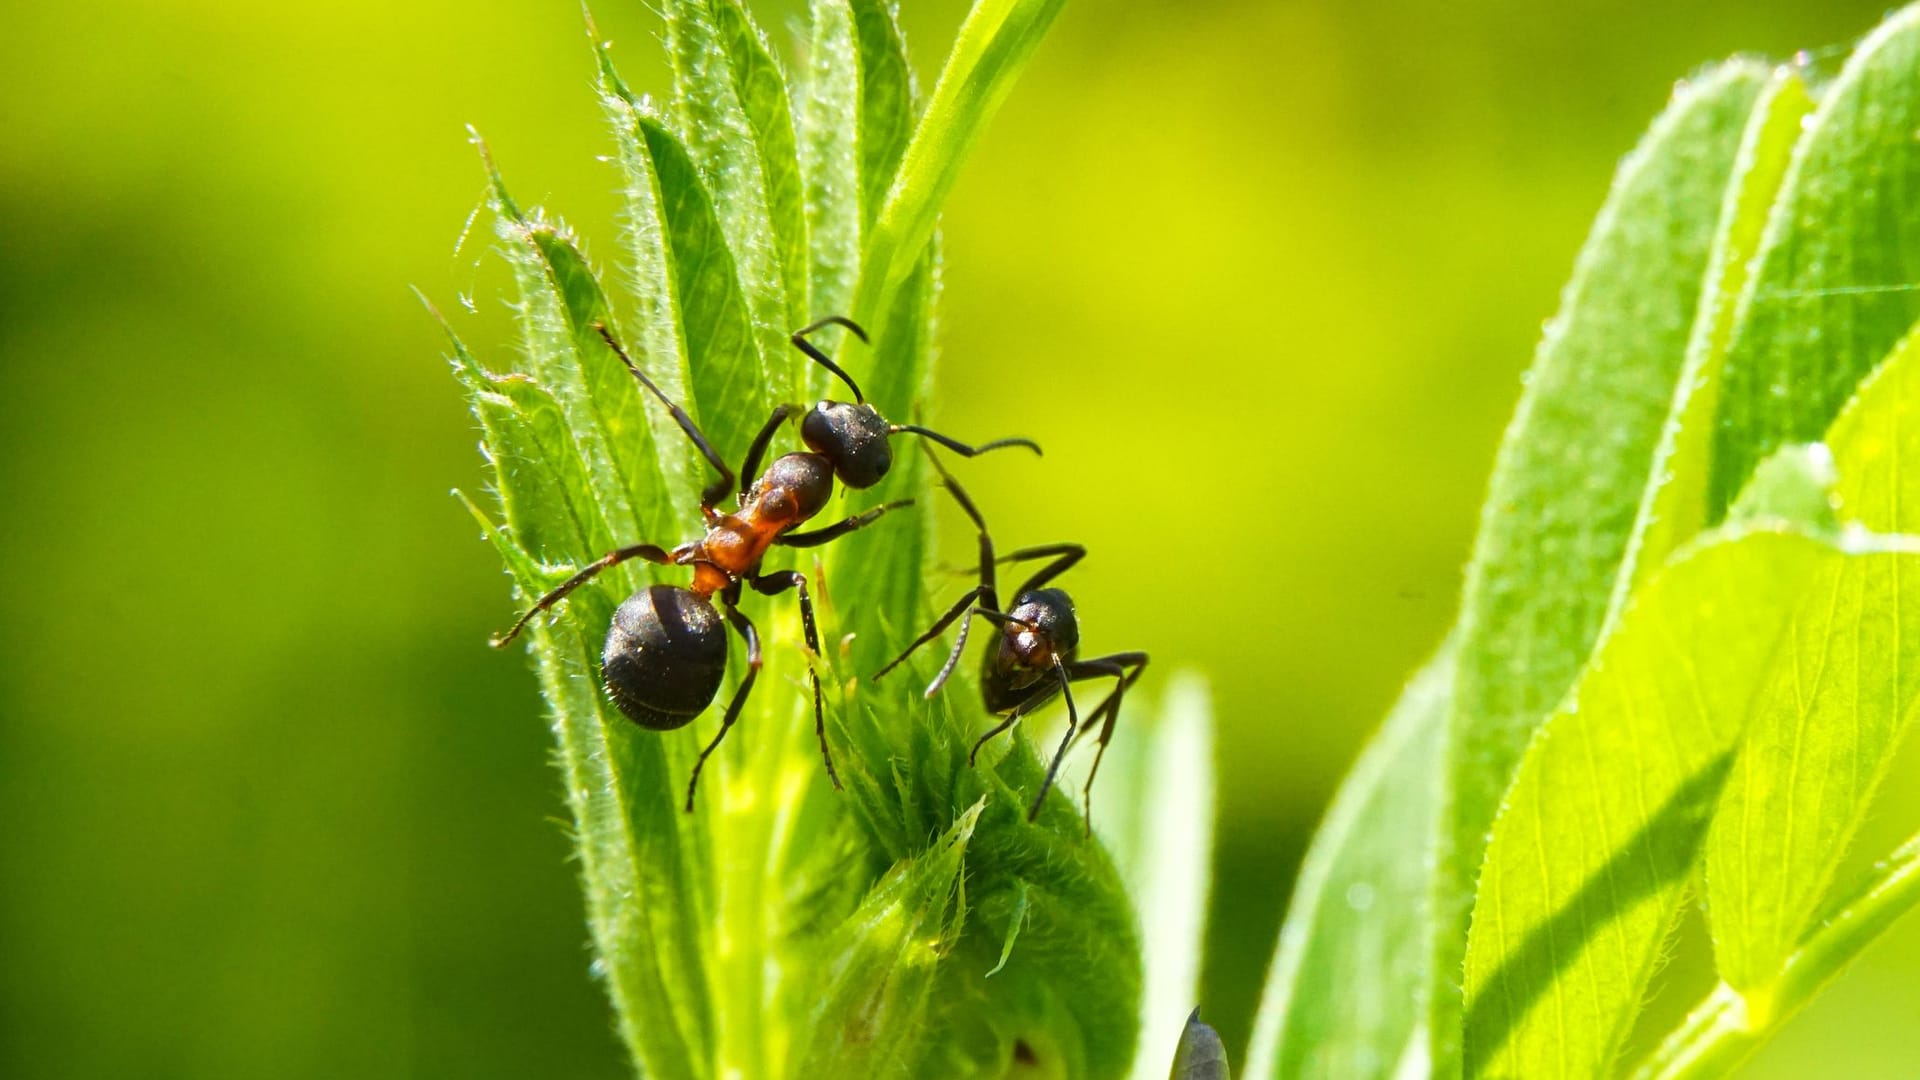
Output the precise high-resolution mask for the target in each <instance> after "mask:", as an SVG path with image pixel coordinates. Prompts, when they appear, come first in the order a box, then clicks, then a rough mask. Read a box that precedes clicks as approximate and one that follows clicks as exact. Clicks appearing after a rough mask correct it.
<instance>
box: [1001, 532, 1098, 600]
mask: <svg viewBox="0 0 1920 1080" xmlns="http://www.w3.org/2000/svg"><path fill="white" fill-rule="evenodd" d="M1050 555H1057V556H1059V557H1058V558H1056V559H1054V560H1053V561H1052V562H1050V563H1048V564H1047V565H1045V566H1043V567H1041V568H1040V569H1038V570H1036V571H1034V574H1033V576H1032V577H1030V578H1028V579H1027V580H1026V581H1024V582H1022V583H1021V585H1020V592H1022V593H1025V592H1032V591H1033V590H1035V589H1037V588H1039V587H1040V586H1042V585H1045V584H1046V583H1047V582H1049V581H1052V580H1053V579H1054V578H1057V577H1059V576H1060V575H1061V574H1064V573H1066V572H1067V571H1068V570H1070V569H1072V568H1073V564H1075V563H1077V562H1079V561H1080V560H1081V559H1084V558H1086V557H1087V549H1086V548H1084V547H1082V546H1080V545H1079V544H1046V545H1043V546H1041V547H1030V548H1021V549H1020V550H1019V551H1016V552H1013V553H1011V554H1009V555H1006V556H1003V557H1002V558H1001V559H1000V561H1001V562H1007V563H1010V562H1025V561H1027V560H1029V559H1044V558H1047V557H1048V556H1050ZM1015 595H1016V596H1017V595H1019V594H1018V593H1016V594H1015Z"/></svg>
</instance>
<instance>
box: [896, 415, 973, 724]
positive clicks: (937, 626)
mask: <svg viewBox="0 0 1920 1080" xmlns="http://www.w3.org/2000/svg"><path fill="white" fill-rule="evenodd" d="M926 453H927V460H928V461H931V462H933V467H934V468H935V469H936V470H938V471H939V473H940V484H941V486H942V487H944V488H946V489H947V493H948V494H950V495H952V496H953V501H954V502H957V503H959V504H960V509H961V510H964V511H965V512H966V515H967V517H969V518H971V519H972V520H973V524H974V528H975V529H976V530H977V531H978V533H979V543H980V565H979V573H980V584H978V585H976V586H974V587H973V588H972V589H969V590H968V591H967V593H966V594H965V595H964V596H962V597H961V598H960V599H959V601H957V602H956V603H955V604H954V605H953V606H952V607H950V608H948V609H947V612H946V614H944V615H942V616H940V618H939V619H937V620H935V621H934V624H933V626H932V628H931V629H929V630H928V631H927V632H926V633H924V634H921V635H920V636H919V637H918V638H916V639H915V640H914V642H913V644H911V645H909V646H907V650H906V651H905V652H903V653H901V654H900V655H899V656H898V657H896V658H895V659H894V661H893V663H891V664H888V665H887V666H886V667H884V668H881V669H880V671H879V673H878V674H876V675H874V679H875V681H878V680H879V678H880V676H881V675H885V674H886V673H887V672H889V671H892V670H893V669H894V668H895V667H897V666H898V665H899V664H900V663H901V662H902V661H904V660H906V658H907V657H908V656H911V655H912V654H913V651H914V650H915V649H918V648H919V647H920V646H922V645H925V644H926V643H927V642H929V641H932V640H933V639H934V638H936V637H939V636H940V634H941V632H942V631H944V630H946V628H947V627H949V626H951V625H952V624H953V620H954V619H956V618H958V619H960V633H959V634H958V635H957V636H955V638H954V640H953V648H952V649H951V650H949V651H948V653H947V661H946V663H944V664H942V665H940V673H939V674H938V675H936V676H934V679H933V681H932V682H930V683H928V684H927V689H926V694H925V696H926V697H932V696H933V695H935V694H937V693H939V692H940V688H941V687H942V686H945V685H946V683H947V678H948V677H949V676H951V675H952V674H953V669H954V667H955V666H956V665H958V664H959V663H960V656H961V654H962V653H964V652H966V648H967V631H968V630H970V629H972V627H973V617H974V615H976V614H978V613H979V612H980V609H981V608H985V609H988V610H994V609H997V608H999V606H1000V595H999V584H998V582H997V581H996V580H995V578H994V564H995V562H996V561H997V560H995V559H994V557H993V537H992V535H990V534H989V533H988V532H987V520H986V518H984V517H982V516H980V508H979V507H977V506H975V505H974V504H973V499H972V498H971V497H970V496H969V495H968V494H967V489H966V488H963V487H961V486H960V481H958V480H956V479H954V476H953V474H952V473H950V472H948V471H947V467H946V466H945V465H944V464H942V463H941V461H940V457H939V455H937V454H935V453H934V452H933V451H932V450H927V452H926ZM976 602H978V604H979V607H977V608H976V607H970V605H972V604H974V603H976ZM963 614H964V617H962V616H963ZM1002 730H1004V729H1002ZM974 751H975V753H978V752H979V747H978V746H976V747H975V748H974Z"/></svg>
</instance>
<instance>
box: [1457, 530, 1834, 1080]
mask: <svg viewBox="0 0 1920 1080" xmlns="http://www.w3.org/2000/svg"><path fill="white" fill-rule="evenodd" d="M1846 558H1847V557H1846V556H1844V555H1841V554H1840V553H1838V552H1837V551H1836V550H1835V549H1832V548H1830V547H1828V546H1826V545H1824V544H1821V543H1819V542H1817V541H1814V540H1811V539H1808V538H1805V537H1803V536H1800V535H1796V534H1790V533H1779V532H1765V531H1763V532H1751V533H1748V534H1746V535H1736V536H1735V537H1733V538H1728V539H1718V540H1712V541H1711V542H1707V543H1704V544H1703V545H1701V546H1699V547H1697V548H1695V549H1694V550H1692V551H1691V553H1689V554H1685V555H1683V556H1681V557H1679V558H1678V559H1676V561H1675V562H1674V563H1673V564H1671V565H1670V566H1669V567H1668V568H1667V569H1666V570H1664V571H1662V572H1661V573H1660V574H1659V575H1658V576H1656V577H1655V578H1654V579H1653V580H1652V581H1650V582H1649V583H1648V584H1647V586H1646V588H1645V589H1644V590H1642V592H1641V593H1640V594H1639V595H1638V596H1637V597H1636V599H1635V600H1634V603H1633V605H1632V606H1631V607H1630V608H1629V609H1628V610H1627V611H1626V612H1625V613H1624V614H1623V615H1622V616H1621V618H1620V620H1619V622H1618V623H1617V624H1616V628H1615V630H1614V631H1613V632H1612V633H1611V634H1610V635H1609V636H1608V638H1607V639H1606V640H1605V641H1603V642H1602V643H1601V645H1600V647H1599V649H1598V651H1597V652H1596V655H1595V657H1594V660H1593V662H1592V663H1591V664H1590V665H1589V666H1588V668H1587V671H1586V673H1585V675H1583V677H1582V678H1581V680H1580V682H1579V685H1578V686H1577V687H1576V688H1575V690H1574V693H1573V694H1572V695H1571V696H1570V697H1569V698H1568V700H1567V702H1566V703H1565V704H1564V705H1562V706H1561V707H1560V708H1559V709H1558V710H1556V711H1555V712H1554V713H1553V715H1552V716H1551V717H1549V718H1548V719H1547V721H1546V722H1545V724H1543V725H1542V726H1541V728H1540V731H1539V733H1538V734H1537V736H1536V737H1535V738H1534V740H1533V743H1532V745H1531V746H1530V747H1529V748H1528V750H1527V754H1526V757H1525V759H1524V760H1523V761H1522V763H1521V766H1520V770H1519V773H1518V775H1517V776H1516V778H1515V780H1514V783H1513V786H1512V788H1511V790H1509V791H1508V793H1507V796H1506V799H1505V800H1504V803H1503V806H1502V810H1501V813H1500V816H1499V818H1498V820H1497V821H1496V822H1495V824H1494V828H1493V836H1492V838H1491V840H1490V842H1489V844H1488V846H1487V855H1486V861H1485V864H1484V866H1483V867H1482V870H1481V875H1480V889H1479V894H1478V897H1477V899H1476V901H1475V904H1474V911H1473V924H1472V931H1471V934H1470V936H1469V939H1468V946H1467V965H1466V987H1465V990H1466V1017H1465V1025H1464V1033H1465V1039H1464V1043H1465V1045H1464V1071H1465V1074H1466V1075H1467V1076H1469V1077H1480V1076H1487V1077H1542V1078H1546V1077H1588V1076H1593V1075H1597V1074H1599V1073H1601V1072H1603V1071H1604V1070H1605V1069H1606V1068H1607V1067H1608V1065H1609V1064H1610V1062H1611V1061H1612V1059H1613V1057H1614V1055H1615V1054H1616V1053H1617V1052H1618V1048H1619V1045H1620V1042H1621V1040H1622V1039H1624V1038H1625V1036H1626V1033H1627V1030H1628V1027H1629V1025H1630V1023H1631V1021H1632V1018H1633V1016H1634V1014H1635V1012H1636V1011H1637V1010H1638V1008H1639V1004H1640V999H1641V996H1642V994H1643V992H1644V990H1645V987H1646V982H1647V979H1648V978H1649V977H1650V976H1651V973H1652V969H1653V966H1654V962H1655V960H1656V957H1657V955H1658V952H1659V944H1660V941H1661V939H1662V937H1663V936H1664V935H1665V933H1666V931H1667V928H1668V926H1669V925H1670V923H1671V921H1672V919H1673V917H1674V914H1675V912H1676V911H1677V909H1678V905H1679V903H1680V898H1681V895H1682V893H1683V890H1684V888H1685V885H1686V882H1687V878H1688V874H1689V872H1690V871H1691V869H1692V867H1693V864H1694V859H1695V855H1696V853H1697V852H1698V849H1699V847H1700V845H1701V843H1702V842H1703V841H1704V839H1705V834H1706V829H1707V826H1708V823H1709V821H1710V819H1711V813H1712V809H1713V806H1714V804H1715V800H1716V799H1717V798H1718V796H1719V794H1720V790H1721V786H1722V784H1723V783H1724V782H1725V780H1726V777H1727V774H1728V771H1729V768H1730V767H1731V765H1732V759H1733V755H1734V752H1735V750H1736V748H1737V742H1738V739H1739V736H1740V733H1741V730H1742V727H1743V725H1744V722H1745V720H1746V717H1747V708H1748V705H1749V703H1750V702H1751V701H1752V700H1753V698H1754V696H1755V695H1756V694H1757V693H1758V692H1759V690H1760V688H1761V687H1762V686H1763V685H1764V684H1765V683H1766V681H1767V678H1768V675H1769V672H1770V671H1771V668H1772V665H1773V663H1774V662H1775V657H1776V654H1777V653H1778V651H1779V648H1780V643H1781V642H1782V641H1783V639H1785V638H1786V637H1787V636H1788V633H1789V632H1788V627H1789V625H1790V623H1791V620H1792V615H1793V613H1794V611H1795V609H1796V607H1797V606H1798V604H1799V601H1800V598H1801V596H1802V595H1803V592H1804V590H1805V588H1806V586H1807V583H1808V582H1810V581H1812V580H1814V579H1815V578H1816V576H1817V575H1818V574H1820V573H1821V572H1823V571H1825V570H1828V569H1830V568H1831V567H1833V566H1835V565H1837V564H1838V563H1840V562H1841V561H1844V560H1845V559H1846Z"/></svg>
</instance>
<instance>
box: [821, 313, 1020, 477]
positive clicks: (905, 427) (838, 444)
mask: <svg viewBox="0 0 1920 1080" xmlns="http://www.w3.org/2000/svg"><path fill="white" fill-rule="evenodd" d="M827 326H838V327H842V328H844V329H845V330H847V331H848V332H849V333H851V334H852V335H853V336H854V337H857V338H859V339H860V340H861V341H866V340H868V339H867V332H866V331H865V330H862V329H860V326H859V324H858V323H855V322H854V321H853V320H852V319H848V318H846V317H844V316H840V315H829V316H827V317H826V318H824V319H820V320H818V321H816V322H813V323H811V324H809V325H807V326H804V327H802V328H800V329H798V330H795V331H794V332H793V338H792V341H793V345H794V348H796V349H799V350H800V351H801V352H803V353H805V354H806V355H807V357H808V358H809V359H811V360H812V361H813V362H814V363H816V364H819V365H820V366H821V367H823V368H826V369H827V370H828V371H829V372H831V373H832V374H833V376H834V378H836V379H839V380H840V381H841V382H843V383H845V384H846V387H847V389H849V390H851V391H853V404H851V405H849V404H848V403H846V402H844V401H822V402H821V403H819V404H818V405H815V406H814V407H813V408H812V409H811V410H809V411H808V412H807V415H806V417H805V418H803V419H802V420H801V421H800V438H801V440H802V441H804V442H805V443H806V444H807V448H808V449H809V450H812V451H813V452H814V453H816V454H819V455H820V456H821V457H823V458H826V459H827V460H828V461H830V462H832V463H833V473H834V475H835V476H837V477H839V478H840V482H841V483H843V484H845V485H847V486H848V487H850V488H854V489H856V490H857V489H861V488H870V487H872V486H874V485H875V484H878V483H879V482H880V481H881V480H882V479H884V478H885V477H886V475H887V470H889V469H891V468H893V447H892V446H891V445H889V443H888V441H887V440H889V439H890V438H892V437H893V436H895V435H900V434H909V435H919V436H921V437H922V438H926V439H931V440H933V441H934V442H937V443H939V444H940V445H941V446H944V447H946V448H947V449H949V450H952V451H953V452H954V453H956V454H961V455H963V456H966V457H973V456H974V455H975V454H981V453H985V452H986V451H988V450H998V449H1000V448H1001V447H1003V446H1024V447H1026V448H1027V449H1029V450H1032V451H1033V452H1034V453H1036V454H1037V453H1039V452H1040V447H1039V446H1038V445H1036V444H1035V443H1034V441H1033V440H1032V439H995V440H993V441H992V442H989V443H982V444H981V445H979V446H968V445H967V444H966V443H963V442H959V441H957V440H954V439H951V438H948V437H947V436H945V435H942V434H940V433H939V432H937V431H929V430H927V429H926V428H923V427H920V426H919V425H917V424H894V423H889V422H888V421H887V418H886V417H884V416H881V415H880V410H878V409H876V408H874V407H873V406H872V405H869V404H867V399H866V396H865V395H864V394H862V393H861V392H860V384H859V383H856V382H854V381H853V376H851V375H848V374H847V373H846V371H845V370H843V369H842V368H841V367H840V365H839V364H836V363H834V362H833V358H832V357H829V356H828V355H827V354H826V353H824V352H821V351H820V349H819V347H818V346H816V345H814V344H813V342H811V341H808V340H807V335H808V334H811V333H813V332H814V331H816V330H819V329H821V328H823V327H827Z"/></svg>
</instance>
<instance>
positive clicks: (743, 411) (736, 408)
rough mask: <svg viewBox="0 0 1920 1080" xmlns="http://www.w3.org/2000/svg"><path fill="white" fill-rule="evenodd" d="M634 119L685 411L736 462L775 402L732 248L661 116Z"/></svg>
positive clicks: (695, 173)
mask: <svg viewBox="0 0 1920 1080" xmlns="http://www.w3.org/2000/svg"><path fill="white" fill-rule="evenodd" d="M636 123H637V124H638V125H639V128H640V134H641V137H642V138H643V139H644V140H645V142H646V146H647V153H648V155H649V157H650V158H651V160H652V163H653V174H654V177H655V182H656V184H657V185H658V189H659V192H660V210H661V218H662V220H663V221H664V223H665V225H666V239H667V251H668V262H669V265H670V267H671V269H672V282H673V295H674V298H675V300H676V301H677V302H678V305H679V309H680V329H681V340H682V341H683V342H684V343H685V346H686V350H687V369H688V372H689V374H690V376H691V382H690V385H691V388H692V390H693V393H692V403H691V407H690V409H689V411H691V412H692V413H693V415H694V416H695V418H696V419H698V420H699V422H700V427H701V429H702V430H703V431H705V432H706V435H707V438H709V439H711V440H712V441H713V445H714V447H715V449H717V450H719V452H720V455H721V457H723V458H724V459H726V460H727V461H728V462H729V463H730V464H732V465H733V467H735V468H738V462H739V461H740V460H741V459H742V458H744V457H745V456H746V452H747V444H748V443H749V442H751V441H752V440H753V436H754V433H755V432H757V431H759V430H760V426H761V425H762V424H763V423H765V422H766V418H767V416H768V414H769V413H771V412H772V410H773V403H772V402H771V401H770V400H769V399H768V397H767V392H766V391H767V383H768V380H767V378H766V376H765V372H764V371H763V369H762V367H761V365H762V364H763V363H764V362H766V361H765V360H764V359H763V358H762V356H761V354H760V353H759V352H758V351H757V349H756V348H755V344H754V342H755V331H754V327H753V320H752V318H751V317H750V316H749V315H748V309H747V301H746V297H745V295H744V294H743V293H742V292H741V289H740V279H739V277H738V275H737V273H736V271H735V268H734V259H733V253H732V252H731V251H730V250H729V249H728V247H727V240H726V234H725V233H724V232H723V231H722V229H721V227H720V222H719V219H718V218H717V217H716V216H715V214H714V207H713V202H712V199H711V198H710V197H709V196H708V194H707V189H706V187H705V185H704V184H702V183H701V180H700V176H699V172H698V171H697V170H696V169H695V167H694V164H693V159H692V158H691V157H689V156H688V155H687V150H686V147H685V146H683V145H682V144H681V142H680V140H679V139H677V138H675V137H674V136H673V134H672V133H671V132H669V131H667V129H666V128H665V127H662V126H661V124H660V123H659V121H657V120H655V119H653V118H651V117H649V116H647V115H645V114H644V113H641V114H639V115H637V116H636ZM782 355H784V354H782ZM629 391H630V392H631V387H630V388H629ZM661 430H663V431H664V430H668V429H667V428H666V427H664V426H663V427H662V428H661Z"/></svg>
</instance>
